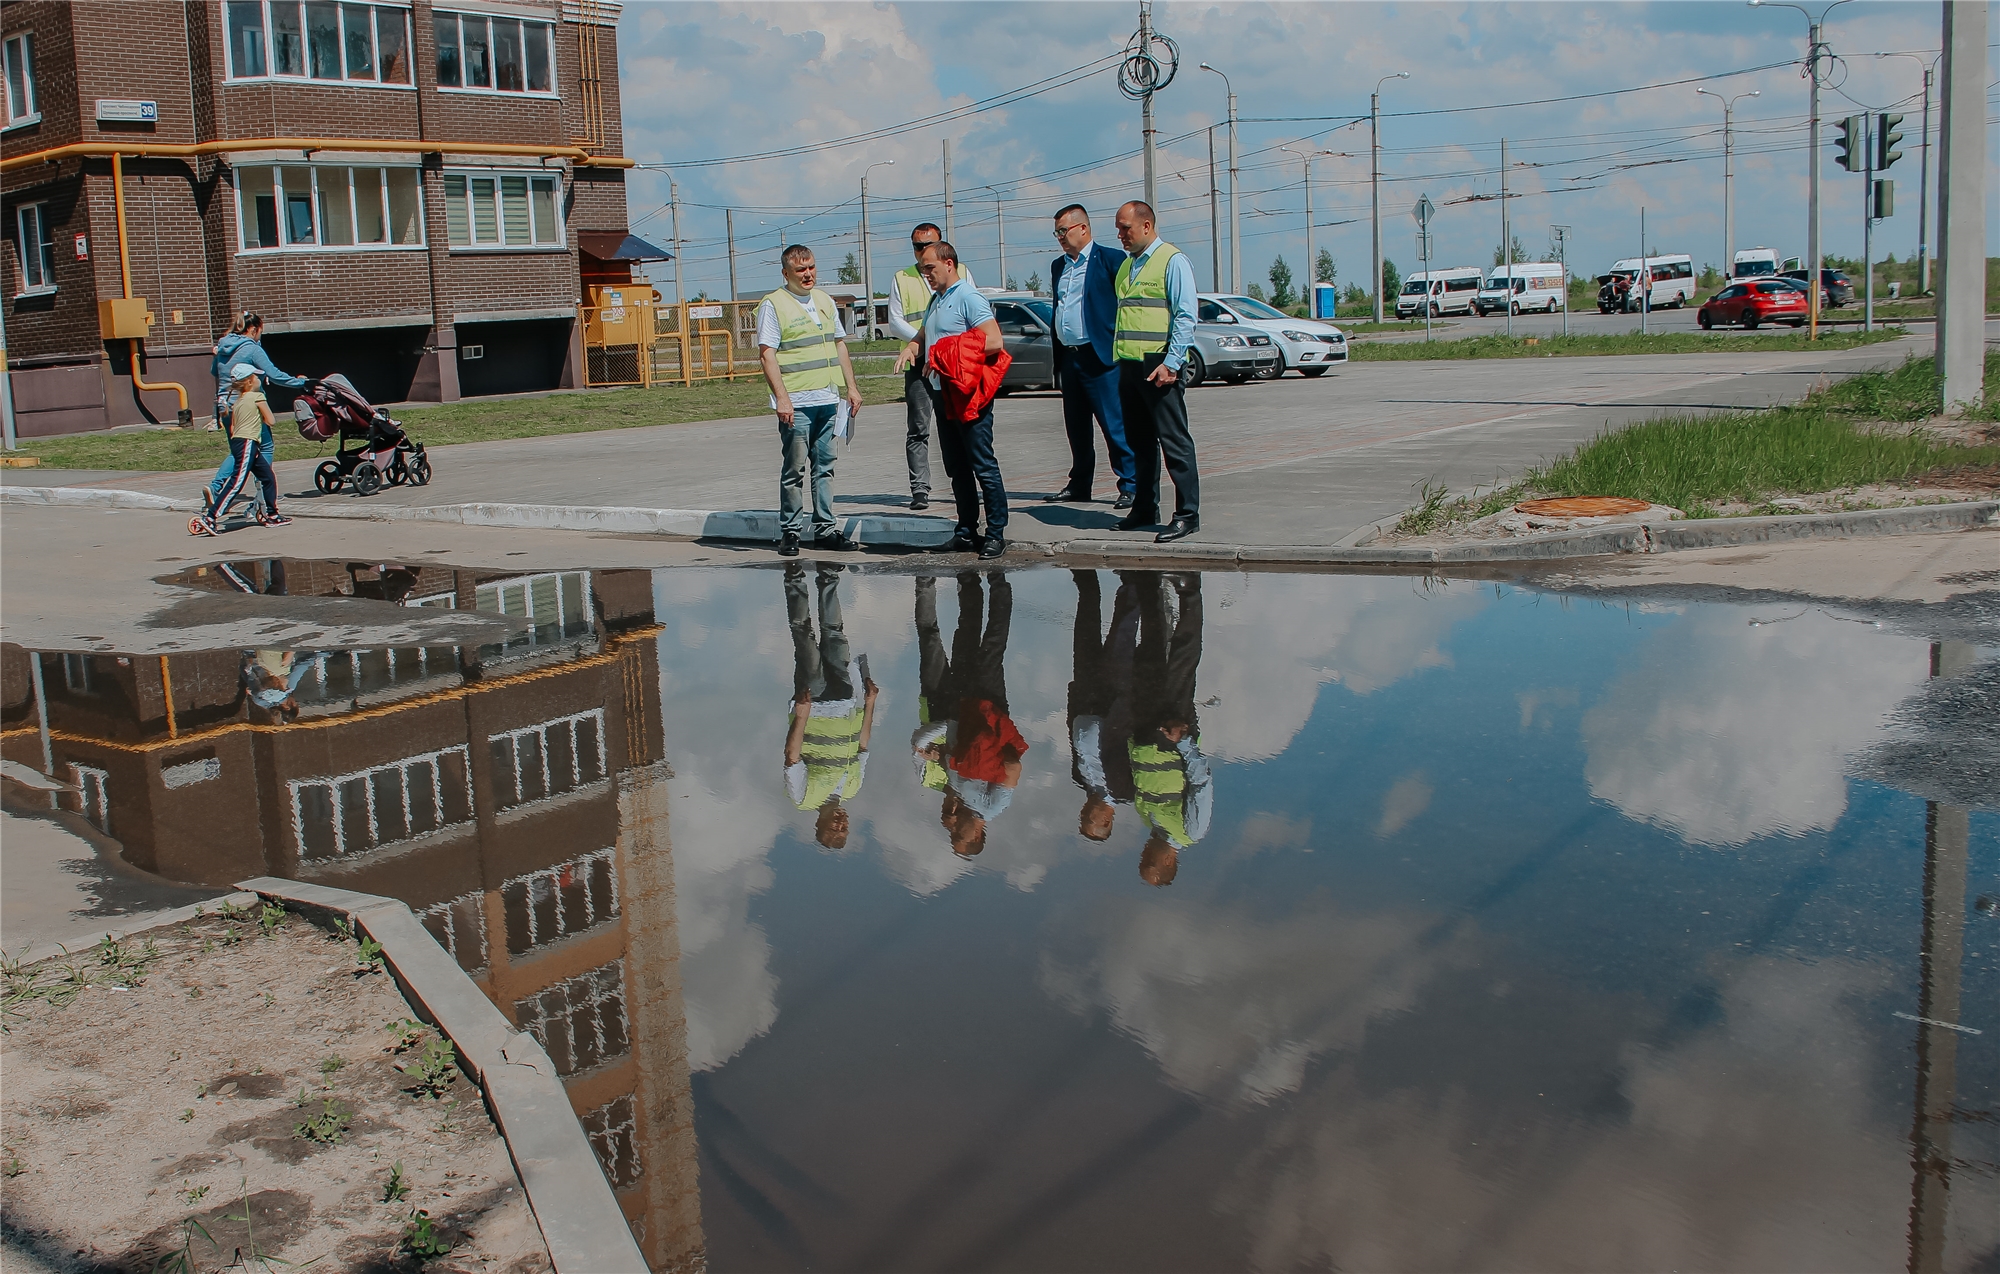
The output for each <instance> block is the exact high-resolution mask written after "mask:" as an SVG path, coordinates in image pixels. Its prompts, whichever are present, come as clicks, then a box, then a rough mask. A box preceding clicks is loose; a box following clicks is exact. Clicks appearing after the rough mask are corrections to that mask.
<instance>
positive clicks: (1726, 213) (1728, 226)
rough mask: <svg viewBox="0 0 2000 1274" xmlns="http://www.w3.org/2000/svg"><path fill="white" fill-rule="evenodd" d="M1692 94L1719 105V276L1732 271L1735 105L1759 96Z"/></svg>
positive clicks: (1703, 91) (1755, 93)
mask: <svg viewBox="0 0 2000 1274" xmlns="http://www.w3.org/2000/svg"><path fill="white" fill-rule="evenodd" d="M1695 92H1697V93H1699V94H1701V95H1702V96H1704V97H1712V98H1714V99H1715V100H1716V101H1718V102H1721V103H1722V277H1723V278H1725V279H1727V278H1729V277H1731V276H1732V275H1733V274H1734V273H1735V271H1736V104H1737V103H1738V102H1740V101H1742V100H1743V99H1744V98H1746V97H1759V96H1762V91H1761V90H1759V89H1754V88H1753V89H1751V90H1750V91H1749V92H1748V93H1738V94H1737V95H1736V96H1735V97H1724V96H1723V95H1722V94H1720V93H1717V92H1715V91H1714V90H1713V89H1705V88H1698V89H1696V90H1695Z"/></svg>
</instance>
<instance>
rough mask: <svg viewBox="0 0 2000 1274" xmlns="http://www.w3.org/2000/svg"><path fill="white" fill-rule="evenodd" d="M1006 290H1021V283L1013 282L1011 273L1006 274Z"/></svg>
mask: <svg viewBox="0 0 2000 1274" xmlns="http://www.w3.org/2000/svg"><path fill="white" fill-rule="evenodd" d="M1007 290H1008V291H1009V292H1019V291H1020V290H1021V285H1020V284H1018V283H1016V282H1014V276H1013V275H1011V274H1010V275H1008V276H1007Z"/></svg>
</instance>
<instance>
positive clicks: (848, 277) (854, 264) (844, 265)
mask: <svg viewBox="0 0 2000 1274" xmlns="http://www.w3.org/2000/svg"><path fill="white" fill-rule="evenodd" d="M840 281H841V282H842V283H859V282H861V263H860V262H859V261H856V260H855V259H854V254H853V253H852V252H850V253H848V254H847V260H845V261H842V262H841V263H840Z"/></svg>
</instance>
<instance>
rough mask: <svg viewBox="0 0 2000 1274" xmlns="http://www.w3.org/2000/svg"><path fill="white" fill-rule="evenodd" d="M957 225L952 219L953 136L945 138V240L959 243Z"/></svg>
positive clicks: (950, 242)
mask: <svg viewBox="0 0 2000 1274" xmlns="http://www.w3.org/2000/svg"><path fill="white" fill-rule="evenodd" d="M956 230H957V227H956V226H954V225H953V224H952V220H951V138H949V137H947V138H945V139H944V241H945V242H946V243H949V244H952V245H953V246H954V247H955V246H957V244H958V235H957V233H956Z"/></svg>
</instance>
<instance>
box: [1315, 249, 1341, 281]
mask: <svg viewBox="0 0 2000 1274" xmlns="http://www.w3.org/2000/svg"><path fill="white" fill-rule="evenodd" d="M1339 273H1340V267H1339V266H1337V265H1335V264H1334V261H1333V252H1332V250H1331V249H1328V248H1321V249H1320V250H1319V257H1318V259H1316V260H1315V261H1314V262H1313V280H1314V282H1317V283H1331V282H1333V280H1334V277H1335V276H1336V275H1338V274H1339Z"/></svg>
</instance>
